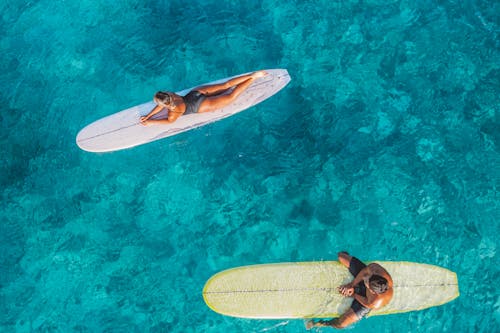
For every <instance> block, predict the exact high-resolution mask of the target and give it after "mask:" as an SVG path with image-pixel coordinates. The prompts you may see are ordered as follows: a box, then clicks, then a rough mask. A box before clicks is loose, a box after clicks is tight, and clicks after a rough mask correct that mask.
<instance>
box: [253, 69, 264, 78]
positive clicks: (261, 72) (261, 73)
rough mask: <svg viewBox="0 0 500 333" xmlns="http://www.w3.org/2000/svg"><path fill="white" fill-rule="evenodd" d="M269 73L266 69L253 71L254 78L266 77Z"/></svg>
mask: <svg viewBox="0 0 500 333" xmlns="http://www.w3.org/2000/svg"><path fill="white" fill-rule="evenodd" d="M266 75H267V72H266V71H257V72H253V73H252V79H258V78H259V77H264V76H266Z"/></svg>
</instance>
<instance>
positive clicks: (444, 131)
mask: <svg viewBox="0 0 500 333" xmlns="http://www.w3.org/2000/svg"><path fill="white" fill-rule="evenodd" d="M499 13H500V3H499V2H498V1H471V0H464V1H436V0H425V1H393V0H389V1H387V0H386V1H382V0H364V1H362V0H351V1H331V0H325V1H275V0H263V1H221V0H210V1H207V0H203V1H191V2H185V1H142V0H126V1H96V0H80V1H76V0H75V1H60V0H39V1H18V0H2V1H0V19H1V21H0V23H1V24H0V36H1V37H0V51H1V56H0V88H1V89H0V98H1V100H0V101H1V113H0V119H1V124H2V130H1V132H0V145H1V150H0V151H1V154H2V163H1V165H0V185H1V189H2V192H1V193H2V197H1V209H0V214H1V220H0V331H1V332H302V331H304V326H303V325H304V324H303V321H301V320H290V321H288V320H284V321H280V320H277V321H264V320H243V319H236V318H230V317H223V316H221V315H218V314H216V313H214V312H212V311H211V310H209V309H208V308H207V307H206V306H205V304H204V302H203V299H202V296H201V290H202V287H203V285H204V283H205V281H206V280H207V279H208V278H209V277H210V276H211V275H212V274H214V273H216V272H218V271H220V270H223V269H227V268H230V267H235V266H240V265H247V264H257V263H272V262H283V261H303V260H306V261H309V260H333V259H335V258H336V253H337V252H338V251H340V250H348V251H350V252H351V253H353V254H355V255H357V256H359V257H360V258H362V259H365V260H407V261H418V262H425V263H429V264H434V265H439V266H443V267H446V268H449V269H451V270H453V271H455V272H457V274H458V278H459V284H460V292H461V296H460V297H459V298H458V299H456V300H455V301H453V302H451V303H448V304H446V305H443V306H440V307H435V308H432V309H428V310H425V311H420V312H413V313H406V314H398V315H392V316H382V317H374V318H370V319H367V320H363V321H362V322H360V323H358V324H357V325H356V326H355V327H354V328H352V329H351V330H350V331H351V332H495V331H497V332H498V331H499V330H500V309H499V308H500V295H499V292H498V279H499V277H500V270H499V261H498V253H497V251H498V250H499V237H498V232H499V221H500V201H499V192H498V189H499V184H500V171H499V170H500V168H499V166H500V126H499V125H500V116H499V111H500V110H499V105H500V103H499V96H500V37H499V33H500V24H499ZM261 68H287V69H288V70H289V72H290V74H291V76H292V78H293V81H292V82H291V83H290V85H289V86H287V87H286V88H285V89H284V90H283V91H281V92H280V93H279V94H278V95H276V96H274V97H273V98H271V99H269V100H267V101H265V102H264V103H262V104H260V105H258V106H257V107H254V108H252V109H251V110H247V111H245V112H243V113H241V114H239V115H237V116H234V117H232V118H229V119H226V120H224V121H221V122H218V123H215V124H212V125H209V126H206V127H203V128H200V129H197V130H193V131H191V132H186V133H183V134H181V135H178V136H176V137H172V138H168V139H164V140H160V141H157V142H155V143H152V144H149V145H144V146H140V147H137V148H134V149H129V150H125V151H120V152H115V153H109V154H92V153H87V152H84V151H81V150H79V149H78V148H77V146H76V144H75V136H76V134H77V132H78V131H79V130H80V129H81V128H82V127H84V126H85V125H87V124H88V123H90V122H91V121H94V120H96V119H98V118H100V117H103V116H106V115H109V114H112V113H114V112H117V111H119V110H122V109H125V108H128V107H130V106H133V105H136V104H139V103H143V102H145V101H148V100H150V99H151V97H152V94H153V93H154V92H155V91H156V90H159V89H171V90H179V89H183V88H187V87H191V86H194V85H196V84H200V83H204V82H208V81H212V80H215V79H220V78H223V77H227V76H230V75H236V74H239V73H243V72H247V71H252V70H256V69H261ZM323 331H324V332H327V331H329V329H323Z"/></svg>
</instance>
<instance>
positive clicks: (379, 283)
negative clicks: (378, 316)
mask: <svg viewBox="0 0 500 333" xmlns="http://www.w3.org/2000/svg"><path fill="white" fill-rule="evenodd" d="M368 282H369V284H370V288H371V289H372V290H373V291H374V292H376V293H377V294H383V293H385V292H386V291H387V289H388V288H389V286H388V285H387V280H386V279H384V278H383V277H381V276H380V275H372V276H371V277H370V280H369V281H368Z"/></svg>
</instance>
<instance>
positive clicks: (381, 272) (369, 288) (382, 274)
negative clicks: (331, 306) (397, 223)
mask: <svg viewBox="0 0 500 333" xmlns="http://www.w3.org/2000/svg"><path fill="white" fill-rule="evenodd" d="M338 257H339V261H340V263H341V264H342V265H344V266H345V267H347V268H348V269H349V272H350V273H351V274H352V275H353V276H354V280H352V281H351V282H350V283H348V284H345V285H343V286H340V287H339V288H338V290H339V292H340V293H341V294H342V295H344V296H345V297H353V298H354V300H353V301H352V304H351V308H350V309H349V310H347V311H346V312H345V313H344V314H343V315H342V316H340V318H337V319H332V320H320V321H317V322H313V321H312V320H309V321H308V322H307V323H306V328H307V329H311V328H312V327H322V326H333V327H335V328H344V327H347V326H349V325H351V324H353V323H355V322H357V321H358V320H360V319H362V318H363V317H366V315H368V313H369V312H370V311H371V310H372V309H379V308H381V307H383V306H384V305H386V304H388V303H389V302H390V300H391V299H392V294H393V289H392V284H393V283H392V278H391V276H390V275H389V273H387V271H386V270H385V269H384V268H383V267H382V266H380V265H379V264H376V263H371V264H369V265H368V266H367V265H365V264H363V263H362V262H361V261H360V260H359V259H358V258H355V257H352V256H350V255H349V254H348V253H347V252H340V253H339V254H338Z"/></svg>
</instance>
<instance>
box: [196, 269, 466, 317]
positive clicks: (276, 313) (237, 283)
mask: <svg viewBox="0 0 500 333" xmlns="http://www.w3.org/2000/svg"><path fill="white" fill-rule="evenodd" d="M377 263H379V264H380V265H381V266H382V267H384V268H385V269H386V270H387V271H388V272H389V274H391V277H392V279H393V282H394V294H393V298H392V300H391V302H390V303H389V304H388V305H386V306H385V307H383V308H381V309H379V310H374V311H371V312H370V316H375V315H386V314H394V313H400V312H408V311H416V310H422V309H426V308H429V307H432V306H438V305H441V304H444V303H447V302H449V301H451V300H453V299H455V298H457V297H458V296H459V291H458V281H457V276H456V274H455V273H454V272H452V271H449V270H447V269H444V268H441V267H438V266H433V265H427V264H419V263H412V262H403V261H401V262H391V261H377ZM352 279H353V276H352V275H351V274H350V273H349V271H348V270H347V268H345V267H344V266H342V265H341V264H340V263H339V262H337V261H322V262H298V263H279V264H265V265H253V266H243V267H237V268H233V269H229V270H226V271H222V272H220V273H217V274H215V275H214V276H212V277H211V278H210V279H209V280H208V281H207V283H206V284H205V287H204V288H203V298H204V300H205V303H206V304H207V305H208V306H209V307H210V308H211V309H212V310H213V311H215V312H218V313H220V314H224V315H228V316H233V317H241V318H255V319H293V318H334V317H338V316H339V315H341V314H342V313H344V312H345V311H347V310H348V309H349V307H350V305H351V303H352V298H346V297H343V296H342V295H340V294H339V293H338V291H337V287H338V286H340V285H343V284H346V283H348V282H350V281H352Z"/></svg>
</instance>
